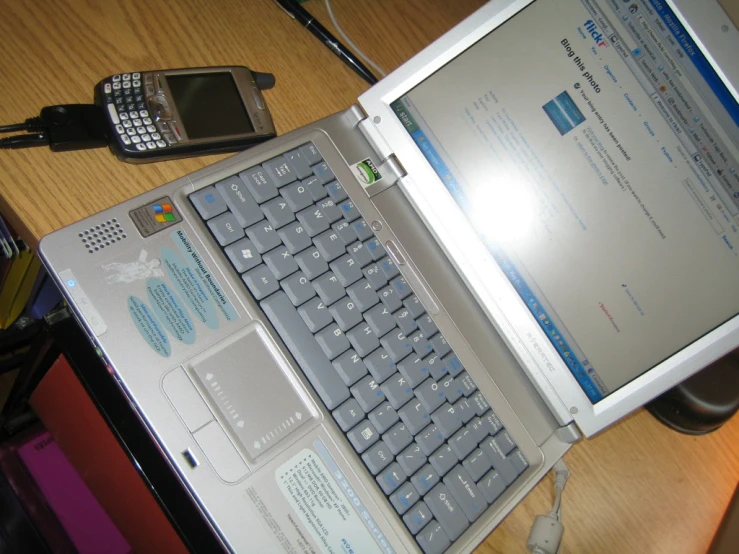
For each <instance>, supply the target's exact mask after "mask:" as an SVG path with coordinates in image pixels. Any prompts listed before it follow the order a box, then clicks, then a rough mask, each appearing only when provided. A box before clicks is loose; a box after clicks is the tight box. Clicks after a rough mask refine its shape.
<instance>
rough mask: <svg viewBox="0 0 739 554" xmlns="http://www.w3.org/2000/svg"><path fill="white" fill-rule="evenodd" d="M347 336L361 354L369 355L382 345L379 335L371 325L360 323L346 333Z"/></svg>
mask: <svg viewBox="0 0 739 554" xmlns="http://www.w3.org/2000/svg"><path fill="white" fill-rule="evenodd" d="M346 337H347V338H348V339H349V342H350V343H351V344H352V347H354V350H356V351H357V353H358V354H359V355H360V356H367V355H369V353H370V352H372V351H373V350H376V349H377V347H378V346H380V341H379V340H377V335H375V333H374V332H373V331H372V328H371V327H370V326H369V325H364V324H361V323H360V324H359V325H357V326H356V327H354V328H353V329H350V330H349V331H347V333H346Z"/></svg>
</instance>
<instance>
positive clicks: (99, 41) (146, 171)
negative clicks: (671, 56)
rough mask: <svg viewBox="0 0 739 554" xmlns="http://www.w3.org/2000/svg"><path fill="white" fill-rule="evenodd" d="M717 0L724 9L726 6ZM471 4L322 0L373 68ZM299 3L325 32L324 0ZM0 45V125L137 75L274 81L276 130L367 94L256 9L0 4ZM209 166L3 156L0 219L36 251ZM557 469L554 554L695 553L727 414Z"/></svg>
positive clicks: (727, 454) (15, 0) (92, 156)
mask: <svg viewBox="0 0 739 554" xmlns="http://www.w3.org/2000/svg"><path fill="white" fill-rule="evenodd" d="M727 2H731V3H730V4H729V5H728V6H727V10H728V11H730V12H731V13H733V14H736V13H737V0H727ZM482 3H483V2H482V1H481V0H426V1H423V0H374V1H371V0H365V1H362V2H360V1H357V0H333V5H334V9H335V11H336V14H337V16H338V17H339V19H340V20H341V22H342V24H343V26H344V28H345V29H346V30H347V32H348V33H349V34H350V35H351V36H352V37H353V38H354V39H355V41H356V42H357V43H358V44H359V45H360V47H361V48H363V49H365V51H367V52H368V53H369V54H370V55H371V56H372V57H373V58H374V59H375V60H376V61H377V62H378V63H380V65H381V66H383V67H384V68H385V69H386V70H392V69H394V68H395V67H397V66H399V65H400V64H402V63H403V62H404V61H405V60H407V59H408V58H409V57H411V56H412V55H413V54H415V53H416V52H418V51H419V50H420V49H422V48H423V47H424V46H426V45H427V44H429V43H430V42H431V41H433V40H434V39H435V38H437V37H438V36H440V35H441V34H443V33H444V32H445V31H446V30H448V29H449V28H450V27H452V26H453V25H454V24H455V23H457V22H458V21H460V20H461V19H463V18H464V17H466V16H467V15H469V14H470V13H472V12H473V11H474V10H475V9H476V8H478V7H479V6H480V5H482ZM306 7H307V8H308V9H310V10H311V11H312V12H313V13H314V14H315V15H316V16H317V18H318V19H319V20H320V21H322V22H323V23H324V24H325V25H326V26H327V27H329V28H331V26H330V21H329V19H328V16H327V15H326V12H325V9H324V7H323V3H322V2H320V1H318V0H313V1H311V2H308V4H306ZM735 20H736V19H735ZM0 41H1V42H0V44H2V48H1V49H0V124H7V123H16V122H19V121H22V120H24V119H25V118H27V117H30V116H34V115H38V112H39V110H40V108H41V107H43V106H46V105H50V104H60V103H89V102H90V101H91V100H92V92H93V86H94V85H95V83H97V82H98V81H99V80H100V79H101V78H103V77H105V76H107V75H111V74H114V73H120V72H126V71H140V70H146V69H157V68H172V67H188V66H190V67H192V66H198V65H221V64H222V65H247V66H249V67H251V68H253V69H255V70H258V71H269V72H272V73H274V74H275V75H276V77H277V86H276V87H275V88H274V89H273V90H270V91H267V92H266V94H265V97H266V100H267V103H268V105H269V106H270V109H271V112H272V114H273V116H274V119H275V123H276V126H277V129H278V132H279V133H284V132H286V131H289V130H291V129H294V128H295V127H298V126H300V125H303V124H306V123H308V122H310V121H313V120H315V119H318V118H320V117H323V116H326V115H328V114H331V113H333V112H336V111H338V110H340V109H342V108H345V107H347V106H348V105H350V104H351V103H352V102H353V101H354V100H355V99H356V97H357V96H358V95H359V94H360V93H361V92H362V91H364V90H365V89H366V88H367V87H366V84H365V83H364V81H362V80H361V79H360V78H359V77H357V76H356V75H355V74H354V73H352V72H351V71H350V70H349V69H348V68H347V67H346V66H344V65H343V64H342V63H340V62H339V61H338V60H337V59H336V58H335V57H334V56H333V55H332V54H331V53H330V52H328V50H327V49H326V48H324V47H323V46H321V45H320V44H319V43H318V42H317V40H316V39H315V38H314V37H313V36H311V35H310V34H309V33H307V32H306V31H304V30H303V29H301V28H300V26H299V25H298V24H296V23H295V22H293V21H291V20H290V19H288V17H287V16H286V15H285V14H284V12H282V11H281V10H279V9H278V8H277V7H276V6H275V5H274V4H273V3H272V2H270V1H269V0H241V1H237V0H167V1H165V0H146V1H143V0H36V1H30V0H0ZM500 55H505V52H504V51H502V52H501V53H500ZM220 158H221V157H218V156H210V157H202V158H193V159H189V160H181V161H171V162H163V163H157V164H149V165H142V166H135V165H128V164H124V163H121V162H119V161H117V160H116V158H115V157H114V156H113V155H112V154H110V152H109V151H107V150H106V149H99V150H91V151H84V152H71V153H60V154H53V153H51V152H50V151H49V150H48V149H46V148H36V149H29V150H13V151H7V150H5V151H0V210H1V211H2V214H3V215H4V216H5V217H6V218H7V219H8V220H10V221H11V222H12V224H13V225H14V226H15V227H16V228H18V229H19V230H20V231H21V232H22V234H23V237H24V238H25V239H26V240H27V241H28V242H29V243H30V244H31V245H35V244H36V243H37V241H38V240H39V239H40V237H41V236H43V235H44V234H46V233H49V232H51V231H54V230H56V229H59V228H61V227H63V226H65V225H68V224H70V223H72V222H74V221H77V220H79V219H81V218H83V217H86V216H89V215H92V214H94V213H95V212H97V211H99V210H102V209H104V208H107V207H110V206H113V205H114V204H117V203H119V202H121V201H123V200H126V199H128V198H131V197H132V196H134V195H136V194H139V193H142V192H144V191H147V190H150V189H152V188H154V187H156V186H158V185H160V184H163V183H165V182H167V181H170V180H172V179H175V178H177V177H179V176H182V175H184V174H186V173H189V172H191V171H193V170H196V169H198V168H200V167H203V166H204V165H206V164H210V163H212V162H214V161H216V160H217V159H220ZM566 460H567V462H568V464H569V465H570V468H571V469H572V471H573V477H572V479H571V480H570V482H569V484H568V485H567V489H566V491H565V495H564V520H565V525H566V532H565V538H564V546H563V550H562V552H563V553H567V552H577V553H579V552H583V553H601V552H602V553H617V554H627V553H635V554H651V553H654V554H656V553H663V554H697V553H702V552H705V551H706V548H707V547H708V545H709V544H710V541H711V538H712V536H713V533H714V532H715V530H716V528H717V526H718V524H719V522H720V520H721V516H722V514H723V512H724V510H725V508H726V505H727V503H728V501H729V499H730V497H731V495H732V493H733V491H734V488H735V486H736V484H737V481H739V418H736V417H735V418H734V419H733V420H732V421H731V422H729V423H728V424H727V425H726V426H724V427H723V428H722V429H720V430H719V431H717V432H715V433H713V434H711V435H709V436H705V437H689V436H685V435H680V434H678V433H675V432H673V431H670V430H668V429H667V428H665V427H663V426H662V425H661V424H659V423H657V422H656V421H655V420H654V419H653V418H652V417H651V416H650V415H649V414H647V413H646V412H644V411H640V412H637V413H636V414H634V415H632V416H631V417H629V418H627V419H626V420H624V421H622V422H621V423H619V424H618V425H616V426H614V427H613V428H611V429H609V430H608V431H607V432H605V433H603V434H602V435H600V436H598V437H596V438H594V439H592V440H589V441H586V442H583V443H581V444H578V445H577V446H575V447H574V448H573V449H572V450H571V451H570V453H569V454H568V455H567V456H566ZM552 499H553V494H552V480H551V477H547V478H545V479H544V480H543V481H542V483H540V484H539V485H538V486H537V487H536V488H535V489H534V491H532V493H531V494H530V495H529V496H528V497H527V498H526V500H525V501H524V502H522V503H521V504H520V505H519V506H518V507H517V508H516V509H515V510H514V511H513V512H512V513H511V515H509V516H508V518H506V520H505V521H504V522H503V523H502V524H501V525H500V526H499V527H498V528H497V529H496V530H495V531H494V532H493V533H492V534H491V535H490V537H488V539H487V540H486V541H485V542H484V543H483V544H482V545H481V546H480V548H479V550H478V551H479V552H481V553H486V554H492V553H517V552H525V551H526V549H525V546H524V545H525V541H526V537H527V534H528V531H529V528H530V525H531V522H532V520H533V518H534V516H535V515H536V514H539V513H542V512H545V511H547V510H549V508H550V506H551V502H552Z"/></svg>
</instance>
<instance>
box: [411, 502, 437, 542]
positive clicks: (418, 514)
mask: <svg viewBox="0 0 739 554" xmlns="http://www.w3.org/2000/svg"><path fill="white" fill-rule="evenodd" d="M433 517H434V516H433V515H432V514H431V510H429V507H428V506H426V503H425V502H423V501H421V502H419V503H417V504H416V505H415V506H413V509H412V510H411V511H410V512H406V514H405V515H404V516H403V521H404V522H405V526H406V527H408V530H409V531H410V532H411V534H413V535H416V534H418V532H419V531H420V530H421V529H423V528H424V527H426V525H427V524H428V522H429V521H431V520H432V519H433Z"/></svg>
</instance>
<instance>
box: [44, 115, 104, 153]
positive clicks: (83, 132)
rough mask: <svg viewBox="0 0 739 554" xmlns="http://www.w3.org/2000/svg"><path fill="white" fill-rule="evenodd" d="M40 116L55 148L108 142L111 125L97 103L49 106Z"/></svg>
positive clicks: (90, 146)
mask: <svg viewBox="0 0 739 554" xmlns="http://www.w3.org/2000/svg"><path fill="white" fill-rule="evenodd" d="M41 120H42V121H43V123H44V126H45V129H46V131H47V135H48V137H49V148H51V150H52V151H53V152H69V151H71V150H87V149H88V148H102V147H104V146H108V142H109V136H108V126H107V125H106V120H105V116H104V114H103V111H102V108H100V107H99V106H96V105H95V104H64V105H58V106H46V107H45V108H43V109H42V110H41Z"/></svg>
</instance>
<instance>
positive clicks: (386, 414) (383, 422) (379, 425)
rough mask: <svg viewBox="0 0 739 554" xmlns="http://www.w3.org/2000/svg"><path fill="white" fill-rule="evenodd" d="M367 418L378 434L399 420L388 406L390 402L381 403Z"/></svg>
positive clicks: (396, 414) (393, 409)
mask: <svg viewBox="0 0 739 554" xmlns="http://www.w3.org/2000/svg"><path fill="white" fill-rule="evenodd" d="M367 417H368V418H369V420H370V421H371V422H372V425H374V426H375V429H377V432H378V433H384V432H386V431H387V430H388V429H390V428H391V427H392V426H393V425H395V424H396V423H397V422H398V420H399V419H400V417H399V416H398V412H396V411H395V408H393V407H392V406H391V405H390V402H382V403H381V404H380V405H379V406H377V408H375V409H374V410H372V411H371V412H370V413H369V415H368V416H367ZM404 469H405V468H404Z"/></svg>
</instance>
